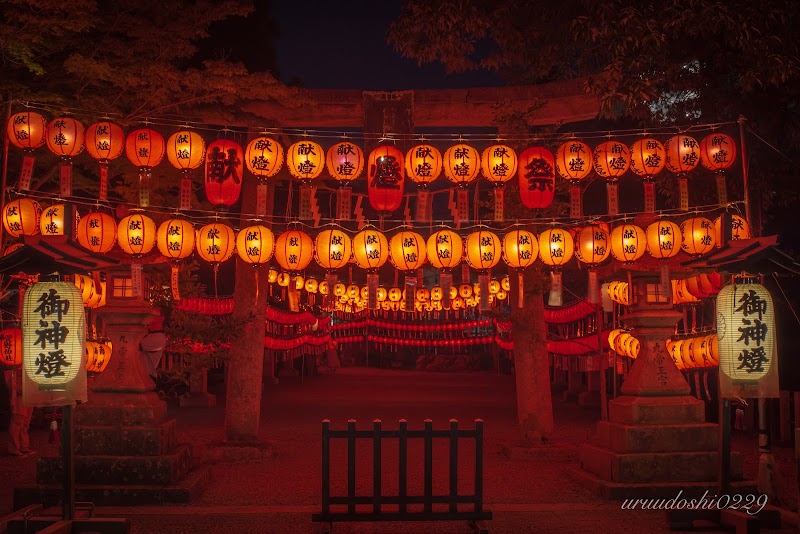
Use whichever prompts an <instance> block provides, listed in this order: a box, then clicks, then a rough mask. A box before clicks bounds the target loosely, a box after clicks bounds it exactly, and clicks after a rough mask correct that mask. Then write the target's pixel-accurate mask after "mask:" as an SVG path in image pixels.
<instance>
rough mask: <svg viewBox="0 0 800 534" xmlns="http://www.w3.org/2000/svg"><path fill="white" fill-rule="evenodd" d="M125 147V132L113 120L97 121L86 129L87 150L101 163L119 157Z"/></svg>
mask: <svg viewBox="0 0 800 534" xmlns="http://www.w3.org/2000/svg"><path fill="white" fill-rule="evenodd" d="M124 149H125V132H123V131H122V128H120V127H119V126H117V125H116V124H114V123H113V122H106V121H102V122H96V123H94V124H92V125H90V126H89V127H88V128H87V129H86V152H88V153H89V155H90V156H92V157H93V158H94V159H96V160H98V161H100V162H101V163H106V162H109V161H111V160H114V159H117V158H118V157H119V156H120V155H121V154H122V151H123V150H124Z"/></svg>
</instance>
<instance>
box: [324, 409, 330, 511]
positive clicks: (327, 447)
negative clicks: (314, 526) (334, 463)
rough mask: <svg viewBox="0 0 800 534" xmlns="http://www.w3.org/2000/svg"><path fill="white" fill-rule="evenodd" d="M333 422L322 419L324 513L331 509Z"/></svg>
mask: <svg viewBox="0 0 800 534" xmlns="http://www.w3.org/2000/svg"><path fill="white" fill-rule="evenodd" d="M330 430H331V422H330V420H329V419H323V420H322V513H323V514H327V513H330V511H331V448H330V445H331V442H330V439H331V437H330Z"/></svg>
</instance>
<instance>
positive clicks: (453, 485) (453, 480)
mask: <svg viewBox="0 0 800 534" xmlns="http://www.w3.org/2000/svg"><path fill="white" fill-rule="evenodd" d="M449 504H450V512H453V513H455V512H458V419H450V503H449Z"/></svg>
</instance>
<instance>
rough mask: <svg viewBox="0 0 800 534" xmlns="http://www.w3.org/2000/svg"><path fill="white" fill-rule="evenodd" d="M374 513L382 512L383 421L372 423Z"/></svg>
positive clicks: (377, 420) (376, 420) (378, 420)
mask: <svg viewBox="0 0 800 534" xmlns="http://www.w3.org/2000/svg"><path fill="white" fill-rule="evenodd" d="M372 511H373V512H374V513H376V514H378V513H380V511H381V420H380V419H375V420H373V421H372Z"/></svg>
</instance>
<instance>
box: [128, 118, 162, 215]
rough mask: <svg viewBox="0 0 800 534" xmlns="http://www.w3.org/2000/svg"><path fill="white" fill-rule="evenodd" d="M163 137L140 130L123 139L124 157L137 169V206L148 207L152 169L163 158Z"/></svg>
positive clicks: (143, 129)
mask: <svg viewBox="0 0 800 534" xmlns="http://www.w3.org/2000/svg"><path fill="white" fill-rule="evenodd" d="M165 151H166V145H165V143H164V137H163V136H162V135H161V134H160V133H158V132H157V131H155V130H153V129H151V128H140V129H138V130H134V131H132V132H131V133H129V134H128V137H127V138H126V139H125V155H126V156H127V157H128V160H129V161H130V162H131V163H132V164H133V165H134V166H135V167H137V168H138V169H139V206H141V207H147V206H149V205H150V178H151V177H152V169H153V167H155V166H156V165H158V164H159V163H161V160H162V159H163V158H164V153H165Z"/></svg>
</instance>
